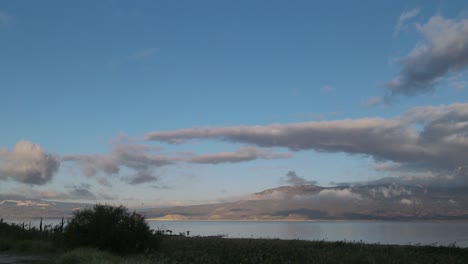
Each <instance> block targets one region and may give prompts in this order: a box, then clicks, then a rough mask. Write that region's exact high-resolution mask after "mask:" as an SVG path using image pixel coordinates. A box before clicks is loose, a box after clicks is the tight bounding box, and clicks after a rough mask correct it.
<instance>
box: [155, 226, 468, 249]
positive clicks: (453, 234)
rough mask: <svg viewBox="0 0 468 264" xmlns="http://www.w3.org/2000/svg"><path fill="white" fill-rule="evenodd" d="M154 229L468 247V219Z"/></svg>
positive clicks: (253, 236) (202, 234)
mask: <svg viewBox="0 0 468 264" xmlns="http://www.w3.org/2000/svg"><path fill="white" fill-rule="evenodd" d="M149 224H150V226H151V227H152V228H153V229H157V228H164V229H169V230H172V231H173V234H179V233H180V232H186V231H190V236H197V235H200V236H210V235H225V236H226V237H228V238H280V239H303V240H328V241H339V240H347V241H361V240H362V241H363V242H366V243H380V244H400V245H408V244H418V243H420V244H424V245H431V244H434V245H450V244H452V243H456V245H457V246H460V247H468V222H230V221H220V222H217V221H210V222H207V221H200V222H198V221H174V222H172V221H149Z"/></svg>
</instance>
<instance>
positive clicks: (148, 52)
mask: <svg viewBox="0 0 468 264" xmlns="http://www.w3.org/2000/svg"><path fill="white" fill-rule="evenodd" d="M157 52H159V48H148V49H144V50H140V51H138V52H135V53H133V54H131V55H130V56H128V57H127V58H128V59H129V60H143V59H146V58H149V57H151V56H153V55H154V54H156V53H157Z"/></svg>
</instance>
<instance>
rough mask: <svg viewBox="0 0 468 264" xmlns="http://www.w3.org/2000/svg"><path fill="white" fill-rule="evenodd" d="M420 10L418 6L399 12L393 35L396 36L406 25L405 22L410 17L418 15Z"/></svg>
mask: <svg viewBox="0 0 468 264" xmlns="http://www.w3.org/2000/svg"><path fill="white" fill-rule="evenodd" d="M420 11H421V10H420V9H419V8H415V9H412V10H409V11H405V12H403V13H401V14H400V17H398V21H397V24H396V26H395V30H394V31H393V36H398V34H400V31H401V30H402V29H404V28H405V27H406V25H407V22H408V21H409V20H411V19H412V18H414V17H416V16H417V15H419V13H420Z"/></svg>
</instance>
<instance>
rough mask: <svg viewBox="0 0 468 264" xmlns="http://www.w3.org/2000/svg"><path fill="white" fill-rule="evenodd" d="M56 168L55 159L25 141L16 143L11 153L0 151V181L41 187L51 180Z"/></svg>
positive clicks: (5, 150)
mask: <svg viewBox="0 0 468 264" xmlns="http://www.w3.org/2000/svg"><path fill="white" fill-rule="evenodd" d="M58 167H59V160H58V159H57V157H55V156H54V155H52V154H48V153H46V152H45V151H44V150H43V149H42V148H41V146H39V145H37V144H34V143H31V142H29V141H26V140H21V141H18V143H16V146H15V148H14V149H13V150H12V151H10V150H8V149H1V150H0V180H1V179H3V180H5V179H12V180H14V181H18V182H22V183H27V184H36V185H41V184H45V183H47V182H49V181H50V180H51V179H52V177H53V175H54V173H55V172H56V171H57V169H58Z"/></svg>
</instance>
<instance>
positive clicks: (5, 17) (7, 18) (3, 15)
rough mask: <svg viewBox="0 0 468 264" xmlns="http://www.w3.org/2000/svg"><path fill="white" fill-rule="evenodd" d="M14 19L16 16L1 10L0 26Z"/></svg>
mask: <svg viewBox="0 0 468 264" xmlns="http://www.w3.org/2000/svg"><path fill="white" fill-rule="evenodd" d="M13 21H14V17H13V16H11V15H10V14H8V13H7V12H5V11H2V10H0V26H4V25H7V24H10V23H11V22H13Z"/></svg>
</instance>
